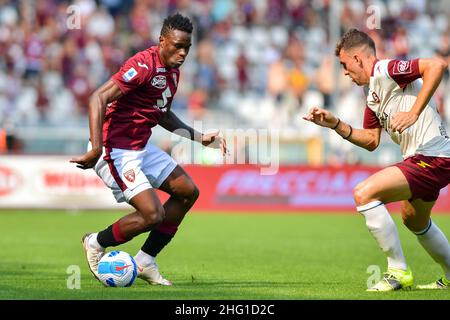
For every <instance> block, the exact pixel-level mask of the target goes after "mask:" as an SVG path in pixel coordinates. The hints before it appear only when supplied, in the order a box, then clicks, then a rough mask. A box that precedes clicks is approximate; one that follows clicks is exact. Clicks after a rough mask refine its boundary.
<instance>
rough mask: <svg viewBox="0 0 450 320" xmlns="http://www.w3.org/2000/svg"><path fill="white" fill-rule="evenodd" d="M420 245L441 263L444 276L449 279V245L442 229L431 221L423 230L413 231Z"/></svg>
mask: <svg viewBox="0 0 450 320" xmlns="http://www.w3.org/2000/svg"><path fill="white" fill-rule="evenodd" d="M414 233H415V234H416V236H417V240H419V242H420V244H421V245H422V247H424V248H425V250H426V251H427V252H428V254H429V255H430V256H431V257H432V258H433V260H434V261H436V262H437V263H438V264H440V265H441V267H442V269H443V270H444V273H445V278H447V280H450V245H449V244H448V240H447V238H446V237H445V235H444V234H443V233H442V231H441V230H440V229H439V228H438V227H437V226H436V225H435V224H434V223H432V222H431V219H430V223H429V225H428V227H427V228H426V229H425V230H422V231H420V232H414Z"/></svg>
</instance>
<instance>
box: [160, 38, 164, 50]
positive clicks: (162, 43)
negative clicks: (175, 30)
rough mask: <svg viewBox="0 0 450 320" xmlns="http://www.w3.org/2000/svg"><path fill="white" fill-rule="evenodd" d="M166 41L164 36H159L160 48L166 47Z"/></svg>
mask: <svg viewBox="0 0 450 320" xmlns="http://www.w3.org/2000/svg"><path fill="white" fill-rule="evenodd" d="M164 41H165V38H164V37H163V36H159V46H160V47H161V48H163V47H164Z"/></svg>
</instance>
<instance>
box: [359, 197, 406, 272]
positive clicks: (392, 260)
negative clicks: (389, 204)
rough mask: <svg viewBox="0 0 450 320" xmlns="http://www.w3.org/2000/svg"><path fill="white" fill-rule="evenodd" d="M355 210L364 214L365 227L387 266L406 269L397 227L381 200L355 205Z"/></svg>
mask: <svg viewBox="0 0 450 320" xmlns="http://www.w3.org/2000/svg"><path fill="white" fill-rule="evenodd" d="M356 210H358V212H359V213H361V214H362V215H364V217H365V219H366V225H367V228H368V229H369V231H370V233H371V234H372V236H373V237H374V238H375V240H376V241H377V243H378V245H379V246H380V248H381V250H383V252H384V253H385V255H386V257H387V261H388V268H394V269H400V270H404V271H406V270H407V269H408V266H407V264H406V260H405V257H404V255H403V250H402V247H401V245H400V238H399V236H398V232H397V227H396V226H395V223H394V221H393V220H392V218H391V216H390V215H389V212H388V211H387V209H386V207H385V206H384V204H383V203H382V202H381V201H372V202H370V203H368V204H365V205H363V206H358V207H356Z"/></svg>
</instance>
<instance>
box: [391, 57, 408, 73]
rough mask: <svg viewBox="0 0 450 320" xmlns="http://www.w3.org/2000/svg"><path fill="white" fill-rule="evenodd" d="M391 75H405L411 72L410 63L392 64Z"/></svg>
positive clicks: (405, 61)
mask: <svg viewBox="0 0 450 320" xmlns="http://www.w3.org/2000/svg"><path fill="white" fill-rule="evenodd" d="M392 71H393V72H392V73H393V74H405V73H410V72H411V63H410V62H409V61H407V60H401V61H397V62H396V63H395V64H394V70H392Z"/></svg>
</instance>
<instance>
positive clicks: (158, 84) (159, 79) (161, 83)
mask: <svg viewBox="0 0 450 320" xmlns="http://www.w3.org/2000/svg"><path fill="white" fill-rule="evenodd" d="M151 83H152V86H154V87H155V88H158V89H164V88H165V87H166V76H155V77H153V79H152V82H151Z"/></svg>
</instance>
